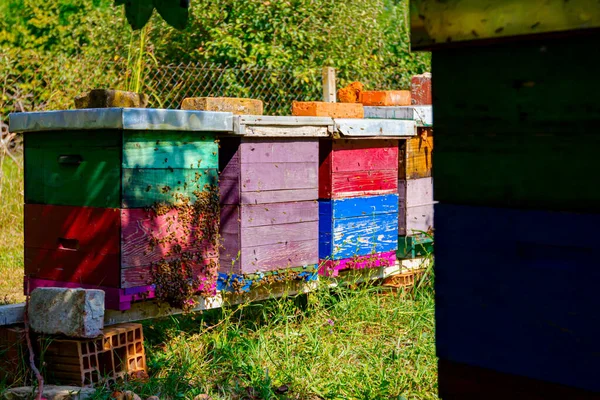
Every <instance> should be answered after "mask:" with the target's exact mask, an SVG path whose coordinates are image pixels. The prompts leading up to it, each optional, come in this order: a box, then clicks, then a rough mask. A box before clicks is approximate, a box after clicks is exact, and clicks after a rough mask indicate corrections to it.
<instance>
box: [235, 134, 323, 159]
mask: <svg viewBox="0 0 600 400" xmlns="http://www.w3.org/2000/svg"><path fill="white" fill-rule="evenodd" d="M240 155H241V163H242V164H249V163H261V164H262V163H290V162H311V163H316V162H318V161H319V144H318V142H317V141H315V140H310V139H309V140H292V139H275V138H265V139H245V140H244V141H243V142H242V143H241V154H240Z"/></svg>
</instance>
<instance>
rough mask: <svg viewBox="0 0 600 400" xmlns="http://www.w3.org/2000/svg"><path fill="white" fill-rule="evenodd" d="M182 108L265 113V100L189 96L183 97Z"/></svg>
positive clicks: (244, 113) (235, 112) (239, 113)
mask: <svg viewBox="0 0 600 400" xmlns="http://www.w3.org/2000/svg"><path fill="white" fill-rule="evenodd" d="M181 109H182V110H201V111H222V112H230V113H234V114H237V115H263V102H262V101H261V100H255V99H242V98H236V97H188V98H186V99H183V102H182V103H181Z"/></svg>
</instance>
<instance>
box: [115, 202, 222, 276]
mask: <svg viewBox="0 0 600 400" xmlns="http://www.w3.org/2000/svg"><path fill="white" fill-rule="evenodd" d="M213 222H214V224H215V227H214V229H217V224H218V221H213ZM201 224H202V221H201V220H200V218H198V219H195V217H194V216H192V215H189V214H188V213H187V212H186V211H185V210H178V209H172V210H170V211H168V212H167V213H165V214H162V215H157V213H156V212H155V211H153V210H147V209H139V208H136V209H123V210H122V211H121V267H122V268H123V269H127V268H133V267H145V268H147V269H149V268H150V265H151V264H153V263H157V262H159V261H160V260H161V259H165V260H170V259H173V258H178V257H181V253H194V254H198V255H201V256H202V257H203V258H214V257H216V256H217V249H215V248H214V246H213V244H212V243H211V240H212V238H209V237H206V238H204V237H203V236H202V235H203V233H202V232H199V229H202V226H201ZM123 283H124V284H125V283H126V282H123ZM133 286H141V285H133ZM123 287H132V285H131V284H129V285H127V286H123Z"/></svg>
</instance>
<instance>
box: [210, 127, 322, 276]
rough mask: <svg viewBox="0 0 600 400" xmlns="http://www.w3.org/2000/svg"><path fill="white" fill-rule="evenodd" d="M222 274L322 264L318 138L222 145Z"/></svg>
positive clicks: (244, 139) (226, 140) (240, 141)
mask: <svg viewBox="0 0 600 400" xmlns="http://www.w3.org/2000/svg"><path fill="white" fill-rule="evenodd" d="M220 146H221V149H220V151H221V160H220V163H221V175H220V191H221V237H222V246H223V248H222V250H221V255H220V272H222V273H224V274H249V273H255V272H266V271H276V270H281V269H286V268H290V267H298V266H305V265H311V266H314V265H315V264H317V263H318V234H319V233H318V219H319V206H318V203H317V194H318V167H319V165H318V161H319V160H318V157H319V151H318V147H319V142H318V139H317V138H308V139H301V138H249V137H242V138H223V139H221V143H220Z"/></svg>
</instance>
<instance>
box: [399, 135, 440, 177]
mask: <svg viewBox="0 0 600 400" xmlns="http://www.w3.org/2000/svg"><path fill="white" fill-rule="evenodd" d="M417 131H418V134H417V137H414V138H410V139H407V140H403V141H402V142H400V152H399V155H398V161H399V165H398V176H399V177H400V179H405V180H406V179H420V178H428V177H430V176H431V169H432V166H433V162H432V155H433V129H432V128H425V127H419V128H417Z"/></svg>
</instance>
